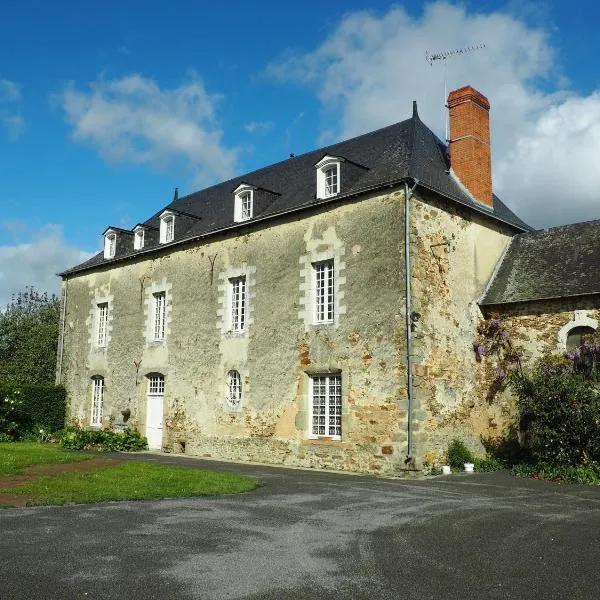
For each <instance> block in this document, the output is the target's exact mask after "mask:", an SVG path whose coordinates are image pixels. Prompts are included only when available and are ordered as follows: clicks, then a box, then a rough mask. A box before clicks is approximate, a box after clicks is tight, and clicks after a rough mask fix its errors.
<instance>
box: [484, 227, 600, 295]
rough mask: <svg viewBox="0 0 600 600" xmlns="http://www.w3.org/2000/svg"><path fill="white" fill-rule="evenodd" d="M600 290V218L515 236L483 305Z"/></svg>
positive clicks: (595, 292)
mask: <svg viewBox="0 0 600 600" xmlns="http://www.w3.org/2000/svg"><path fill="white" fill-rule="evenodd" d="M598 293H600V221H587V222H585V223H575V224H574V225H563V226H562V227H553V228H552V229H543V230H540V231H533V232H528V233H521V234H519V235H517V236H515V237H514V238H513V239H512V240H511V242H510V246H509V247H508V250H507V251H506V253H505V255H504V258H503V259H502V262H501V263H500V265H499V267H498V269H497V271H496V274H495V275H494V277H493V279H492V281H491V282H490V284H489V286H488V289H487V291H486V293H485V295H484V297H483V299H482V300H481V302H480V304H481V305H484V306H485V305H493V304H507V303H512V302H526V301H528V300H543V299H551V298H566V297H572V296H583V295H588V294H598Z"/></svg>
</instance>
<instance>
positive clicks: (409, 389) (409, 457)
mask: <svg viewBox="0 0 600 600" xmlns="http://www.w3.org/2000/svg"><path fill="white" fill-rule="evenodd" d="M418 183H419V181H418V179H415V180H414V183H413V186H412V187H411V188H409V187H408V182H407V181H405V182H404V284H405V292H406V293H405V306H404V309H405V312H406V393H407V396H408V407H407V411H406V416H407V422H406V434H407V454H406V463H410V466H414V462H415V459H414V456H413V422H412V421H413V419H412V413H413V404H414V402H413V397H414V391H413V373H412V371H413V364H412V363H413V348H412V308H411V294H412V292H411V282H410V277H411V264H410V199H411V197H412V195H413V192H414V191H415V188H416V187H417V185H418Z"/></svg>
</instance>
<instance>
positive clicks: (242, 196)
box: [233, 184, 256, 223]
mask: <svg viewBox="0 0 600 600" xmlns="http://www.w3.org/2000/svg"><path fill="white" fill-rule="evenodd" d="M255 189H256V188H255V187H253V186H251V185H247V184H242V185H239V186H238V187H237V188H236V189H235V190H234V192H233V193H234V209H233V212H234V214H233V220H234V221H235V222H236V223H241V222H243V221H249V220H250V219H251V218H252V217H253V216H254V190H255Z"/></svg>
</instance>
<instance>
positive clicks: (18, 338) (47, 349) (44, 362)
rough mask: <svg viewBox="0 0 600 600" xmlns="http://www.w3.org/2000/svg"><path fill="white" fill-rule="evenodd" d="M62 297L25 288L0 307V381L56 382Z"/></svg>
mask: <svg viewBox="0 0 600 600" xmlns="http://www.w3.org/2000/svg"><path fill="white" fill-rule="evenodd" d="M59 322H60V301H59V299H58V298H57V297H56V296H54V295H52V296H48V294H47V293H45V292H44V293H40V292H38V291H36V290H34V289H33V288H31V287H30V288H25V290H24V291H20V292H19V293H18V294H16V295H15V296H13V299H12V301H11V302H10V303H9V304H8V306H7V307H6V310H5V311H4V312H2V311H0V382H4V383H22V384H34V385H53V384H54V378H55V369H56V350H57V346H58V335H59Z"/></svg>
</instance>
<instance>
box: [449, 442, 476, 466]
mask: <svg viewBox="0 0 600 600" xmlns="http://www.w3.org/2000/svg"><path fill="white" fill-rule="evenodd" d="M447 458H448V464H449V465H450V466H451V467H452V468H453V469H461V470H462V468H463V465H464V464H465V463H472V462H475V457H474V456H473V453H472V452H471V451H470V450H469V449H468V448H467V447H466V446H465V444H464V442H462V441H461V440H452V441H451V442H450V445H449V446H448V453H447Z"/></svg>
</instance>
